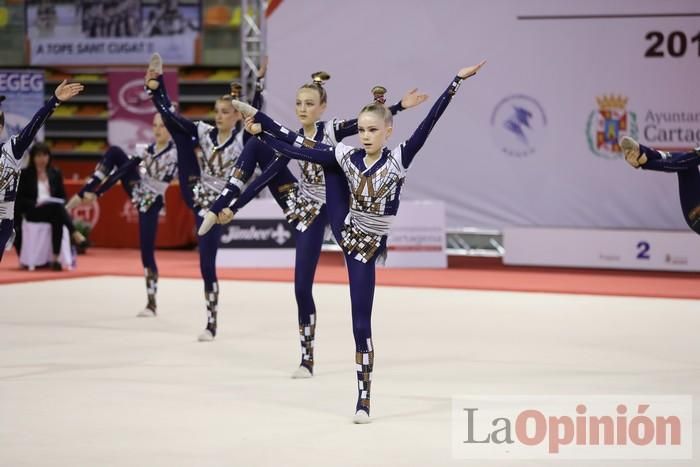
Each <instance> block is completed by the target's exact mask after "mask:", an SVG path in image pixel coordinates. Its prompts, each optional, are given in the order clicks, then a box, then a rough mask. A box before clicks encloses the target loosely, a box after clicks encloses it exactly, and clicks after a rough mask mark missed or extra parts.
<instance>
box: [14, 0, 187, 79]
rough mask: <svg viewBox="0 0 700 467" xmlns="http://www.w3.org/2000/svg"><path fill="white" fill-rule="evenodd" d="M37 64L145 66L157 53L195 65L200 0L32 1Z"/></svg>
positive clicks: (30, 29) (29, 14)
mask: <svg viewBox="0 0 700 467" xmlns="http://www.w3.org/2000/svg"><path fill="white" fill-rule="evenodd" d="M26 24H27V36H28V38H29V51H30V63H31V64H32V65H66V64H70V65H96V64H107V65H136V64H138V65H142V64H146V63H148V59H149V58H150V56H151V54H152V53H153V52H159V53H160V54H161V55H162V56H163V60H164V61H165V63H166V64H173V65H191V64H193V63H194V62H195V45H196V41H197V37H198V31H199V30H200V4H199V1H198V0H184V1H183V0H179V1H178V0H176V1H167V2H166V1H162V2H152V1H147V0H122V1H119V2H105V1H102V0H79V1H75V2H66V3H59V2H44V1H37V0H35V1H29V2H27V8H26Z"/></svg>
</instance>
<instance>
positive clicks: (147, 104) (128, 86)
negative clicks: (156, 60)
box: [107, 70, 178, 152]
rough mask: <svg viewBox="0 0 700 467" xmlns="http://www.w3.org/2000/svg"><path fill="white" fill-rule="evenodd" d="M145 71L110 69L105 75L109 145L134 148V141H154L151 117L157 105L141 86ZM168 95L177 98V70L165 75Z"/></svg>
mask: <svg viewBox="0 0 700 467" xmlns="http://www.w3.org/2000/svg"><path fill="white" fill-rule="evenodd" d="M143 77H144V71H143V70H139V71H136V70H134V71H110V72H109V73H108V74H107V82H108V85H107V88H108V92H109V114H110V118H109V121H108V122H107V138H108V140H109V144H110V145H113V146H119V147H121V148H123V149H124V150H125V151H127V152H130V151H133V150H134V148H135V147H136V145H137V144H144V143H148V144H150V143H151V142H152V141H153V129H152V127H153V116H154V115H155V114H156V108H155V106H154V105H153V102H152V101H151V98H150V96H149V95H148V94H147V93H146V91H145V90H144V88H143ZM164 77H165V85H166V87H167V90H168V95H169V97H170V99H172V101H173V102H177V99H178V86H177V73H176V72H174V71H166V72H165V74H164Z"/></svg>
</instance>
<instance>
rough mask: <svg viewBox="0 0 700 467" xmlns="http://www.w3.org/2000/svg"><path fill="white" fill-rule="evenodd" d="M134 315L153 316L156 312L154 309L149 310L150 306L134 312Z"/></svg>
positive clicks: (139, 316) (138, 316)
mask: <svg viewBox="0 0 700 467" xmlns="http://www.w3.org/2000/svg"><path fill="white" fill-rule="evenodd" d="M136 317H137V318H155V317H156V312H155V310H151V309H150V308H144V309H143V310H141V311H139V312H138V313H136Z"/></svg>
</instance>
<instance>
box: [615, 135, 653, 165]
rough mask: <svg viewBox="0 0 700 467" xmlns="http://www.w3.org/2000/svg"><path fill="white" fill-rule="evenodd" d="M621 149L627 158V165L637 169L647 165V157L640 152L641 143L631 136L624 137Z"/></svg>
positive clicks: (621, 141) (621, 140)
mask: <svg viewBox="0 0 700 467" xmlns="http://www.w3.org/2000/svg"><path fill="white" fill-rule="evenodd" d="M620 147H621V148H622V154H623V155H624V156H625V160H626V161H627V163H628V164H629V165H631V166H632V167H634V168H635V169H638V168H639V167H640V166H642V165H644V164H646V162H647V156H646V155H645V154H642V152H641V151H640V150H639V143H638V142H636V141H635V140H634V139H632V138H630V137H629V136H623V137H622V139H620Z"/></svg>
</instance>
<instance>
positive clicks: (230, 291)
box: [0, 277, 700, 467]
mask: <svg viewBox="0 0 700 467" xmlns="http://www.w3.org/2000/svg"><path fill="white" fill-rule="evenodd" d="M143 289H144V285H143V280H142V279H137V278H129V277H95V278H88V279H72V280H57V281H50V282H35V283H26V284H13V285H4V286H0V296H1V297H2V305H0V466H3V467H19V466H56V467H64V466H65V467H67V466H70V467H74V466H90V467H92V466H95V467H107V466H151V467H155V466H167V467H175V466H346V465H363V466H364V465H387V466H443V465H444V466H452V465H455V466H459V465H470V466H540V465H557V466H558V465H566V466H572V467H573V466H575V467H588V466H596V467H601V466H607V465H615V466H618V465H623V466H627V465H629V466H675V465H679V466H680V465H683V466H691V465H698V461H697V460H696V461H695V462H693V461H685V462H668V461H629V462H619V461H570V462H561V461H559V462H555V461H468V460H454V459H452V457H451V449H450V442H451V437H450V433H451V431H450V430H451V425H450V416H451V414H450V410H451V397H452V396H458V395H463V394H483V395H489V394H535V395H537V394H609V393H612V394H615V393H617V394H621V393H622V394H630V393H631V394H634V393H641V394H692V395H694V396H698V395H700V337H699V332H700V303H698V301H693V300H679V299H654V298H631V297H606V296H586V295H565V294H539V293H516V292H487V291H478V292H477V291H462V290H446V289H439V290H438V289H413V288H399V287H380V288H378V289H377V293H376V299H375V312H374V318H373V324H374V343H375V349H376V361H375V373H374V378H373V386H372V416H373V423H372V424H370V425H353V424H352V423H351V416H352V413H353V409H354V403H355V397H356V389H355V384H356V383H355V375H354V362H353V359H354V349H353V341H352V336H351V326H350V314H349V298H348V293H347V288H346V286H343V285H319V286H318V287H317V288H316V302H317V308H318V326H317V345H316V376H315V377H314V378H313V379H310V380H292V379H290V378H289V375H290V374H291V372H292V370H294V368H295V367H296V365H297V363H298V354H299V349H298V338H297V331H296V310H295V307H294V306H293V298H292V297H293V289H292V285H291V284H286V283H263V282H242V281H222V283H221V289H222V292H221V302H220V328H219V336H218V338H217V340H216V342H213V343H198V342H196V341H195V338H196V336H197V334H198V333H199V331H200V330H201V329H202V327H203V324H204V312H203V311H202V310H203V306H202V301H203V298H202V292H201V283H200V282H199V281H197V280H190V279H163V280H161V283H160V291H159V298H160V300H159V305H160V316H159V317H158V318H156V319H139V318H135V317H134V315H135V314H136V312H137V311H138V310H139V308H140V307H141V306H142V305H143V304H144V299H143V298H144V297H143V294H144V291H143ZM696 406H697V404H696ZM698 420H700V413H699V410H698V409H697V408H696V409H695V413H694V426H695V430H694V432H695V435H694V437H695V445H696V447H697V446H700V445H699V444H698V440H699V439H700V427H699V423H698ZM697 450H698V449H696V451H697ZM695 457H696V458H698V457H700V454H696V456H695Z"/></svg>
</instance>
